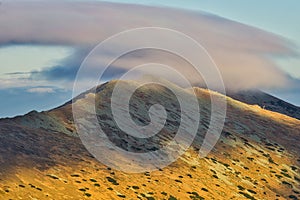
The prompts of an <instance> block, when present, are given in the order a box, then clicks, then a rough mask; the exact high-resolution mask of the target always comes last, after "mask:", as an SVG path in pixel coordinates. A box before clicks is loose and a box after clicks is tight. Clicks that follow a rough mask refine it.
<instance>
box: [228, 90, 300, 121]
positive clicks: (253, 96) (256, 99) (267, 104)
mask: <svg viewBox="0 0 300 200" xmlns="http://www.w3.org/2000/svg"><path fill="white" fill-rule="evenodd" d="M227 95H228V96H230V97H232V98H233V99H236V100H238V101H241V102H244V103H247V104H250V105H259V106H260V107H262V108H264V109H267V110H271V111H274V112H278V113H282V114H284V115H288V116H290V117H293V118H296V119H299V120H300V107H298V106H295V105H293V104H290V103H288V102H285V101H283V100H281V99H279V98H276V97H274V96H272V95H270V94H267V93H265V92H262V91H259V90H248V91H239V92H227Z"/></svg>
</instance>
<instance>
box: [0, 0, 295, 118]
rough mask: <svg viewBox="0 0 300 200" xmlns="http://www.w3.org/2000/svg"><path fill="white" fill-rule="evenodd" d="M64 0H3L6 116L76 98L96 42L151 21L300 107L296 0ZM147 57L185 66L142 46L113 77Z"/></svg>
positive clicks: (1, 71) (1, 92)
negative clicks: (86, 60) (75, 90)
mask: <svg viewBox="0 0 300 200" xmlns="http://www.w3.org/2000/svg"><path fill="white" fill-rule="evenodd" d="M66 2H67V3H64V2H63V3H62V1H53V2H52V3H49V2H45V1H44V2H43V1H34V2H33V3H32V2H31V3H29V2H27V1H20V2H15V1H9V2H8V1H3V3H2V4H1V5H0V30H1V35H0V81H1V85H0V99H1V104H0V117H12V116H16V115H21V114H25V113H27V112H29V111H31V110H39V111H41V110H47V109H51V108H54V107H56V106H58V105H60V104H63V103H64V102H66V101H68V100H70V99H71V98H72V87H73V82H74V79H75V76H76V72H77V70H78V68H79V66H80V64H81V62H82V61H83V60H84V58H85V57H86V56H87V55H88V53H89V52H90V50H91V49H92V48H93V47H94V46H95V45H97V44H98V43H99V42H100V41H103V40H105V39H106V38H107V37H109V36H111V35H113V34H116V33H118V32H120V31H124V30H126V29H128V28H138V27H142V26H146V25H147V26H160V27H166V28H172V29H176V30H179V31H182V32H184V33H186V34H188V35H189V36H191V37H193V38H195V39H196V40H197V41H200V42H201V43H202V44H203V45H204V46H205V47H206V48H207V49H208V51H209V53H210V54H211V55H212V57H213V58H215V61H216V63H217V64H218V66H220V71H221V73H222V75H223V78H224V81H225V84H226V86H227V87H229V88H234V89H238V90H239V89H241V90H244V89H256V88H257V89H263V90H264V91H268V92H270V93H271V94H273V95H275V96H277V97H280V98H282V99H283V100H286V101H288V102H291V103H293V104H295V105H300V84H299V83H300V81H299V79H300V67H299V65H300V57H299V53H300V48H299V47H300V37H299V35H300V26H297V24H298V21H299V19H300V12H299V9H300V2H299V1H297V0H287V1H276V2H274V1H271V0H266V1H258V0H245V1H239V0H232V1H225V0H224V1H208V0H187V1H184V2H183V1H179V0H173V1H166V0H161V1H159V3H155V2H153V1H146V0H140V1H134V0H113V1H110V2H119V3H129V5H123V4H111V3H105V2H101V1H99V2H98V3H95V2H96V1H76V2H75V1H66ZM137 4H139V6H137ZM145 6H155V7H148V8H147V7H145ZM173 8H175V9H173ZM33 11H34V12H35V14H34V15H33V14H32V13H33ZM153 13H155V15H153ZM37 16H39V17H37ZM248 25H249V26H250V27H249V26H248ZM103 27H105V28H103ZM200 35H201V37H200ZM254 36H255V37H254ZM237 41H238V42H241V43H238V42H237ZM191 54H192V52H191ZM102 56H103V55H102ZM106 56H107V57H109V55H106ZM162 56H163V57H162ZM167 58H169V59H167ZM102 59H105V58H102ZM147 60H149V61H153V60H156V61H161V60H163V62H165V63H166V64H171V65H173V66H175V68H177V69H178V70H180V68H183V66H184V67H186V66H185V65H184V63H181V61H180V60H176V59H175V58H173V57H172V56H171V55H156V53H155V52H142V53H140V54H138V53H137V54H136V55H135V54H133V55H129V56H127V57H125V58H123V60H122V62H119V63H114V68H113V69H112V72H111V73H108V74H107V79H110V78H112V77H114V75H115V74H119V73H122V72H125V71H126V70H129V69H130V66H134V65H137V64H140V63H143V62H145V61H147ZM169 60H173V62H170V61H169ZM241 65H243V67H241ZM185 72H186V73H187V74H186V75H187V76H189V74H193V72H192V71H191V70H185ZM89 73H93V72H89ZM86 76H87V78H88V77H89V74H88V73H87V75H86ZM80 81H82V82H84V81H85V80H80ZM190 81H194V82H195V80H194V79H193V80H192V79H191V80H190ZM236 83H238V84H236ZM237 85H238V86H239V87H238V88H236V86H237Z"/></svg>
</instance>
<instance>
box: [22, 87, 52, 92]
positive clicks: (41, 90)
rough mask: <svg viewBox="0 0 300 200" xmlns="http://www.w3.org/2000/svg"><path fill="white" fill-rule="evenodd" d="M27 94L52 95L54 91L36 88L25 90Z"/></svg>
mask: <svg viewBox="0 0 300 200" xmlns="http://www.w3.org/2000/svg"><path fill="white" fill-rule="evenodd" d="M27 92H30V93H54V92H55V90H54V89H53V88H44V87H38V88H30V89H28V90H27Z"/></svg>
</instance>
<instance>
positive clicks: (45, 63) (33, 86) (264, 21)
mask: <svg viewBox="0 0 300 200" xmlns="http://www.w3.org/2000/svg"><path fill="white" fill-rule="evenodd" d="M69 2H74V1H69ZM86 2H92V1H86ZM110 2H120V3H130V4H142V5H151V6H158V7H172V8H176V9H185V10H188V11H192V12H196V13H198V12H199V13H200V11H205V12H208V13H212V14H215V15H218V16H220V17H223V18H227V19H230V20H233V21H236V22H240V23H244V24H247V25H251V26H254V27H257V28H260V29H263V30H266V31H268V32H272V33H275V34H277V35H278V36H279V37H280V38H281V37H282V38H285V39H287V40H288V45H289V48H290V49H293V54H297V53H300V48H299V47H300V36H299V35H300V26H298V23H299V19H300V1H298V0H287V1H271V0H266V1H258V0H244V1H240V0H231V1H225V0H223V1H214V0H210V1H208V0H187V1H180V0H172V1H170V0H169V1H167V0H161V1H159V3H158V2H153V1H146V0H139V1H135V0H112V1H110ZM3 4H4V5H2V7H3V8H5V2H4V3H3ZM20 7H21V6H20ZM74 8H75V6H74ZM1 9H2V8H1V6H0V14H2V15H3V16H1V17H2V19H5V17H6V15H5V12H3V11H2V10H1ZM16 9H20V10H21V9H22V8H16ZM1 12H3V13H1ZM154 14H155V13H154ZM7 16H8V17H7V19H5V20H6V22H3V23H2V25H3V24H4V25H8V24H10V20H12V19H13V18H10V16H9V15H7ZM3 17H4V18H3ZM43 17H45V16H43ZM34 19H36V20H37V21H38V17H37V16H35V18H34ZM13 20H15V19H13ZM29 22H30V21H29ZM55 23H58V24H59V21H57V22H55ZM104 23H106V22H104ZM22 25H23V24H22V23H21V22H20V26H22ZM30 25H31V23H28V27H25V25H23V26H24V27H23V28H24V29H25V30H26V28H28V29H29V26H30ZM62 25H64V24H63V23H62ZM15 26H17V25H15ZM8 27H9V26H8ZM34 28H36V27H30V30H31V29H34ZM0 29H1V32H2V31H3V33H4V35H5V33H6V29H5V28H2V27H1V19H0ZM9 29H10V27H9V28H8V30H9ZM12 30H13V29H12ZM59 31H60V30H57V34H56V32H54V33H53V35H54V37H53V35H50V36H51V37H50V36H49V38H42V39H40V35H39V33H38V32H37V33H36V35H32V36H31V37H32V38H29V39H28V37H29V36H26V37H27V38H26V37H25V36H24V38H22V35H21V33H20V34H19V33H18V34H19V35H20V36H18V37H19V38H20V39H19V40H18V41H16V40H15V39H14V38H13V39H11V40H10V41H9V42H8V43H7V42H6V41H5V40H4V39H3V41H1V37H0V80H1V86H0V97H1V105H0V110H1V112H0V117H11V116H15V115H20V114H24V113H26V112H29V111H31V110H47V109H50V108H53V107H55V106H58V105H60V104H63V103H64V102H65V101H68V100H70V98H71V93H72V81H70V80H69V79H72V78H73V74H75V72H76V71H74V70H76V69H78V66H79V65H80V62H81V61H82V60H81V59H80V58H81V57H80V56H82V57H83V55H86V54H87V53H88V50H89V49H90V46H89V45H91V44H90V43H89V42H90V41H89V40H88V38H89V37H93V35H91V36H89V37H88V36H87V41H86V42H87V43H88V44H87V47H86V46H85V48H82V49H81V50H80V51H79V52H78V51H76V47H77V46H78V45H80V46H83V44H82V43H80V44H77V43H76V42H74V41H71V39H70V41H67V40H66V42H64V43H62V42H60V41H58V42H55V41H54V42H53V41H52V39H53V38H55V37H58V38H59V33H60V32H59ZM49 32H50V31H49ZM25 34H27V32H26V31H24V35H25ZM62 34H64V33H63V32H62ZM7 35H9V36H10V35H11V33H9V31H7ZM29 35H30V34H29ZM57 35H58V36H57ZM79 36H80V35H79ZM79 36H78V37H79ZM108 36H109V35H108ZM7 37H8V36H7ZM12 37H13V36H12ZM35 37H36V38H37V41H36V42H35ZM70 37H76V35H75V36H73V35H70ZM16 38H17V36H16ZM53 40H54V39H53ZM40 41H43V43H41V42H40ZM84 42H85V41H84ZM48 43H49V44H48ZM77 55H79V56H77ZM70 58H71V59H70ZM77 58H78V59H77ZM274 61H275V62H276V64H277V67H278V68H279V69H280V70H281V71H282V72H284V73H287V75H288V76H290V77H291V79H292V80H293V81H294V82H295V87H293V88H283V89H276V90H274V88H273V89H271V88H270V89H269V90H268V89H267V91H269V92H270V93H272V94H273V95H275V96H278V97H280V98H282V99H284V100H286V101H289V102H291V103H294V104H296V105H300V100H299V99H300V89H297V87H296V86H297V83H298V79H300V67H299V66H300V57H299V55H292V56H289V57H286V56H281V55H280V54H279V55H278V56H275V58H274ZM64 66H71V67H64ZM39 71H43V72H45V76H44V74H43V73H36V72H39ZM50 72H51V79H50V78H49V77H50V75H49V73H50ZM46 73H48V74H46ZM66 73H69V75H68V76H63V75H64V74H66ZM36 74H37V75H38V76H37V75H36ZM60 75H62V77H61V78H60ZM37 77H38V78H37ZM64 77H65V79H66V80H64ZM267 78H268V77H266V79H267ZM67 79H68V80H67ZM299 83H300V82H299ZM16 105H17V106H16Z"/></svg>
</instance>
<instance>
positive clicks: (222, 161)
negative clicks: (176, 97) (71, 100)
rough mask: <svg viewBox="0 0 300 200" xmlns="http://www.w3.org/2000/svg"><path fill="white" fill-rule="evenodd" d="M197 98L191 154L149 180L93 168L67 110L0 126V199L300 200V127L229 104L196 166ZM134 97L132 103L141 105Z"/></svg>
mask: <svg viewBox="0 0 300 200" xmlns="http://www.w3.org/2000/svg"><path fill="white" fill-rule="evenodd" d="M114 83H115V82H111V83H109V84H107V85H105V86H104V88H102V90H101V91H100V92H99V96H100V97H101V98H99V103H101V102H109V101H108V100H109V93H110V90H111V89H112V88H113V85H114ZM124 84H131V83H127V82H126V83H124ZM194 90H195V92H196V93H197V95H198V96H199V102H200V105H201V106H202V108H203V109H202V113H201V114H202V116H203V117H202V119H201V124H202V126H201V127H200V129H199V134H198V137H197V138H196V140H195V143H194V145H193V147H191V148H190V149H189V151H188V152H186V154H185V155H184V156H183V157H182V158H180V159H178V160H177V161H176V162H175V163H173V164H172V165H170V166H168V167H167V168H164V169H162V170H158V171H155V172H151V173H144V174H125V173H122V172H119V171H114V170H112V169H109V168H107V167H106V166H104V165H102V164H101V163H99V162H98V161H97V160H95V159H94V158H93V157H92V156H91V155H90V154H89V153H88V152H87V151H86V150H85V148H84V147H83V145H82V144H81V142H80V140H79V139H78V138H77V137H74V136H73V135H74V133H72V132H73V131H74V130H75V129H74V126H73V124H72V115H71V104H66V105H65V106H63V107H61V108H59V109H54V110H52V111H50V112H44V113H42V114H38V113H35V114H31V115H28V116H25V117H22V118H18V119H13V120H2V121H0V133H1V134H0V137H1V138H0V162H1V170H0V198H1V199H122V198H128V199H138V198H139V199H172V197H174V199H175V198H176V199H202V198H205V199H285V198H294V199H295V198H300V195H299V192H300V187H299V185H300V184H299V178H300V176H299V168H300V164H299V162H300V160H299V157H298V155H299V151H300V150H299V145H297V143H298V142H299V139H300V121H299V120H296V119H293V118H290V117H287V116H285V115H282V114H278V113H274V112H271V111H267V110H263V109H261V108H260V107H258V106H250V105H247V104H244V103H241V102H238V101H235V100H233V99H231V98H227V102H228V111H227V113H228V116H227V119H226V124H225V128H224V131H223V133H222V137H221V139H220V140H219V142H218V144H217V145H216V147H215V148H214V150H213V151H212V152H211V153H210V154H209V155H208V156H207V157H205V158H203V159H199V158H198V157H197V156H198V151H197V150H198V148H199V144H201V138H202V136H203V133H205V127H206V126H207V122H208V119H209V109H208V107H209V91H207V90H203V89H199V88H195V89H194ZM140 92H141V93H142V92H144V91H140ZM186 92H189V91H186ZM157 93H160V94H164V93H162V91H161V90H158V91H157ZM213 94H214V95H218V94H215V93H213ZM155 95H159V94H155ZM138 96H139V94H137V101H145V100H141V99H138ZM88 102H89V95H86V97H85V98H84V99H80V100H78V101H77V103H81V104H82V105H84V106H89V103H88ZM107 108H108V105H106V104H105V106H104V108H103V107H102V109H107ZM136 113H139V110H137V112H136ZM107 120H109V119H107ZM32 121H34V123H31V122H32ZM37 121H38V123H37ZM32 124H35V126H33V125H32ZM53 127H54V128H53ZM57 127H60V128H57ZM54 129H55V131H54ZM291 195H292V196H291Z"/></svg>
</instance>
